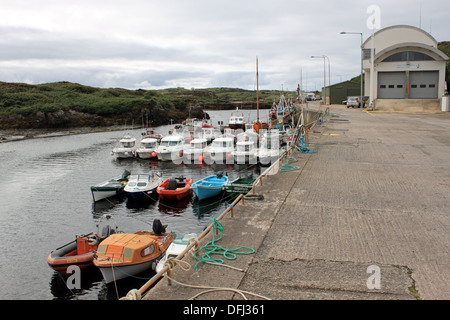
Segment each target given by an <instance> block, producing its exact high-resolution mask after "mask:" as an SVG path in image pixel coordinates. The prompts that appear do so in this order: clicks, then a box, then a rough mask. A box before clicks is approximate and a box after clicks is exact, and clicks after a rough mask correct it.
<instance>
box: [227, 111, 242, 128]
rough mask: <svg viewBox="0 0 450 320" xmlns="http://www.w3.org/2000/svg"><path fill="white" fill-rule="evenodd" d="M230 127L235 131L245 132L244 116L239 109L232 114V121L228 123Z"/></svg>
mask: <svg viewBox="0 0 450 320" xmlns="http://www.w3.org/2000/svg"><path fill="white" fill-rule="evenodd" d="M228 127H229V128H230V129H233V130H236V129H242V130H244V128H245V122H244V114H243V113H242V112H239V110H238V109H237V108H236V111H235V112H232V113H231V116H230V119H229V121H228Z"/></svg>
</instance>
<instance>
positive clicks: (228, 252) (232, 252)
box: [194, 218, 255, 271]
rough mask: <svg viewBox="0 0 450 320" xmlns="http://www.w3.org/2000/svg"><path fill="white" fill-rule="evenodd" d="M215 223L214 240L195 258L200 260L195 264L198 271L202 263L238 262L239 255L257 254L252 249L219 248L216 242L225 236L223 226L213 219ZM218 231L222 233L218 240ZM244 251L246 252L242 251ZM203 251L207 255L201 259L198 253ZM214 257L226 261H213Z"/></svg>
mask: <svg viewBox="0 0 450 320" xmlns="http://www.w3.org/2000/svg"><path fill="white" fill-rule="evenodd" d="M212 221H213V239H212V241H210V242H208V243H207V244H205V245H204V246H203V247H201V248H200V249H198V250H197V251H196V252H195V254H194V258H195V259H197V260H199V261H198V262H197V263H196V264H195V270H196V271H197V265H198V264H199V263H200V262H211V263H218V264H224V262H225V260H224V259H227V260H236V258H237V255H238V254H253V253H255V250H254V249H252V248H250V247H238V248H236V249H227V248H223V247H221V246H218V245H217V244H216V241H219V240H220V239H222V236H223V225H222V224H221V223H220V222H219V221H218V220H217V219H215V218H212ZM216 230H219V231H220V236H219V238H218V239H216ZM242 249H244V251H242ZM201 250H205V253H204V254H203V255H202V256H200V257H199V255H198V253H199V252H200V251H201ZM212 255H221V256H222V257H223V258H224V259H213V258H212Z"/></svg>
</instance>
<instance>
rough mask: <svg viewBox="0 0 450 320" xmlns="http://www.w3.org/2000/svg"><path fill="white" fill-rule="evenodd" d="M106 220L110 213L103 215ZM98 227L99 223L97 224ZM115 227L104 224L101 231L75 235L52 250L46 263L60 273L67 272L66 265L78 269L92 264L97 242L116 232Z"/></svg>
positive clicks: (64, 273)
mask: <svg viewBox="0 0 450 320" xmlns="http://www.w3.org/2000/svg"><path fill="white" fill-rule="evenodd" d="M104 217H106V219H107V220H109V219H110V218H111V216H110V215H105V216H104ZM98 228H99V229H100V223H99V224H98ZM116 231H117V227H116V228H115V229H113V228H111V226H110V225H104V226H103V229H102V232H101V234H100V232H98V233H95V232H91V233H89V234H85V235H81V236H78V235H77V236H76V237H75V240H73V241H71V242H69V243H67V244H65V245H63V246H61V247H59V248H56V249H55V250H53V251H52V252H51V253H50V254H49V255H48V257H47V263H48V265H49V266H50V267H51V268H52V269H53V270H55V271H57V272H59V273H61V274H62V275H66V274H67V267H69V266H72V265H75V266H78V267H79V268H80V269H85V268H87V267H90V266H92V265H93V264H94V263H93V259H94V254H95V252H96V250H97V248H98V245H99V243H100V242H101V241H102V240H104V239H106V238H107V237H109V236H110V235H111V234H113V233H116Z"/></svg>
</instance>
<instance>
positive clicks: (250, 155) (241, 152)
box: [232, 138, 257, 164]
mask: <svg viewBox="0 0 450 320" xmlns="http://www.w3.org/2000/svg"><path fill="white" fill-rule="evenodd" d="M232 154H233V158H234V161H235V162H236V163H237V164H243V163H250V164H256V163H257V147H256V142H255V141H253V140H252V139H250V138H247V139H246V140H241V141H238V142H237V143H236V150H234V151H233V153H232Z"/></svg>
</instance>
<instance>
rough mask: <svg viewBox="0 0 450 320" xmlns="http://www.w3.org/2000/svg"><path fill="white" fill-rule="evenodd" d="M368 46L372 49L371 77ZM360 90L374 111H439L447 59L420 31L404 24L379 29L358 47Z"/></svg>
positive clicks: (432, 39) (427, 34)
mask: <svg viewBox="0 0 450 320" xmlns="http://www.w3.org/2000/svg"><path fill="white" fill-rule="evenodd" d="M371 48H375V55H374V63H373V70H374V76H373V77H371V74H370V72H371V60H370V52H371ZM362 49H363V52H364V55H363V69H364V73H365V86H364V93H365V95H366V96H368V95H369V94H370V89H371V79H372V80H373V81H374V84H373V87H372V94H373V100H374V106H375V109H378V110H383V109H387V110H411V111H412V110H437V111H438V110H440V99H441V98H442V96H443V95H444V92H445V89H446V88H445V66H446V61H447V60H448V59H449V58H448V57H447V56H446V55H445V54H444V53H443V52H442V51H440V50H439V49H438V48H437V41H436V39H434V37H432V36H431V35H430V34H429V33H427V32H425V31H424V30H422V29H420V28H417V27H413V26H407V25H397V26H391V27H387V28H384V29H381V30H379V31H377V32H375V33H374V34H373V36H372V35H371V36H370V37H369V38H368V39H367V40H366V41H365V42H364V44H363V46H362Z"/></svg>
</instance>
